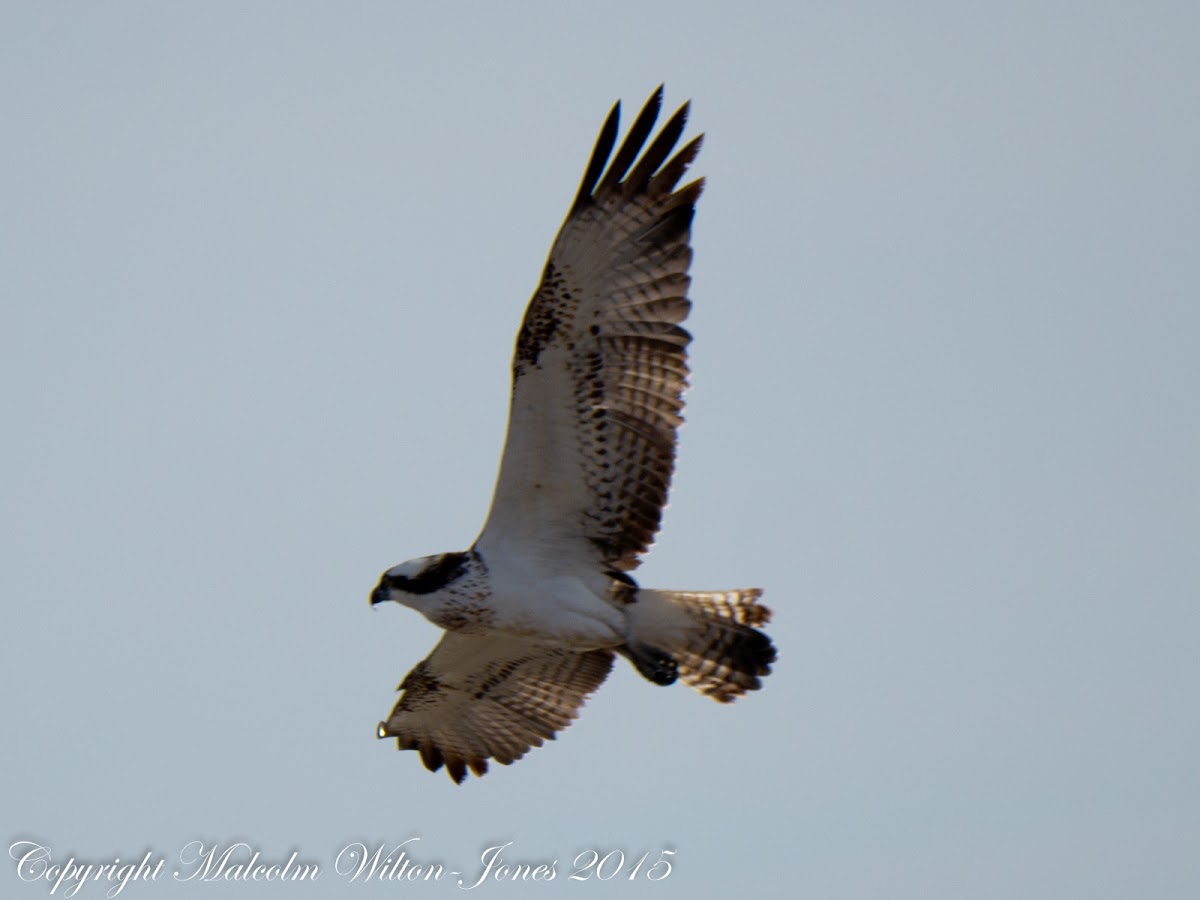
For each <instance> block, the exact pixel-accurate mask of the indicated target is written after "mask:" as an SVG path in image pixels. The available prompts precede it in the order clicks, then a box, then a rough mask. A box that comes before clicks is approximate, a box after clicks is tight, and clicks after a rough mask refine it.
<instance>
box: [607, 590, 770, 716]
mask: <svg viewBox="0 0 1200 900" xmlns="http://www.w3.org/2000/svg"><path fill="white" fill-rule="evenodd" d="M761 596H762V591H761V590H759V589H758V588H745V589H742V590H733V591H656V590H648V589H644V588H643V589H639V590H638V592H637V601H636V602H635V603H634V604H632V605H631V606H630V607H629V615H630V622H631V625H632V629H631V631H632V637H633V640H634V642H635V646H640V647H642V648H651V649H652V650H656V651H659V652H661V653H662V654H665V655H666V656H669V657H670V659H672V660H674V664H675V669H676V674H677V676H678V678H679V679H680V680H681V681H683V682H684V684H687V685H689V686H691V687H693V688H695V689H696V690H698V691H699V692H700V693H702V694H707V695H708V696H709V697H712V698H713V699H714V700H717V701H719V702H721V703H729V702H731V701H732V700H735V699H736V698H738V697H740V696H741V695H742V694H744V693H746V691H755V690H758V689H759V688H760V687H762V680H761V679H762V678H763V677H765V676H766V675H769V674H770V672H771V663H773V662H774V661H775V645H774V644H772V643H771V639H770V638H769V637H767V635H766V634H765V633H763V632H761V631H759V630H758V629H757V628H756V627H755V626H756V625H765V624H766V623H767V622H768V621H769V620H770V618H771V611H770V610H769V609H768V608H767V607H765V606H762V605H760V604H759V603H758V598H759V597H761ZM631 658H633V657H631ZM634 663H635V665H637V667H638V669H639V671H641V672H642V674H643V675H645V676H646V677H647V678H650V680H652V681H656V682H657V683H660V684H663V683H669V681H665V680H659V679H657V678H653V677H651V675H650V674H648V673H647V671H646V670H645V669H644V668H643V666H642V665H639V664H638V660H637V659H636V658H635V659H634ZM671 680H674V679H671Z"/></svg>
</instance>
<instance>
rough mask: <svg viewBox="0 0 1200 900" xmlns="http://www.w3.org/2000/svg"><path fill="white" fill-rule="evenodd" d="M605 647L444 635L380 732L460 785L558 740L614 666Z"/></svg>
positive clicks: (410, 676) (404, 687) (411, 677)
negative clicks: (574, 647) (579, 649)
mask: <svg viewBox="0 0 1200 900" xmlns="http://www.w3.org/2000/svg"><path fill="white" fill-rule="evenodd" d="M612 662H613V655H612V653H611V652H610V651H608V650H589V651H584V652H574V651H570V650H563V649H550V648H545V647H539V646H537V645H535V644H530V643H527V642H525V641H520V640H515V639H512V638H506V637H499V636H491V635H488V636H484V635H480V636H474V635H465V634H461V633H452V632H451V633H447V634H446V635H444V636H443V637H442V639H441V641H440V642H439V643H438V645H437V646H436V647H434V649H433V652H432V653H431V654H430V655H429V657H428V658H427V659H425V660H423V661H422V662H420V663H418V664H417V665H416V667H415V668H414V669H413V670H412V671H411V672H410V673H409V674H408V676H407V677H406V678H405V679H404V681H403V682H402V683H401V684H400V688H399V690H402V691H403V692H404V693H403V694H402V695H401V697H400V700H399V701H398V702H397V703H396V706H395V708H394V709H393V710H392V714H391V715H390V716H389V717H388V719H387V721H386V722H381V723H380V724H379V729H378V735H379V737H381V738H383V737H394V738H396V746H397V747H398V748H399V749H401V750H416V751H418V752H419V753H420V754H421V761H422V762H423V763H424V764H425V766H426V768H428V769H430V770H431V771H437V770H438V769H439V768H441V767H442V766H443V765H445V767H446V771H447V772H448V773H449V774H450V777H451V778H452V779H454V781H456V782H458V783H461V782H462V781H463V779H464V778H466V775H467V770H468V769H469V770H470V771H472V772H474V773H475V774H476V775H483V774H484V773H485V772H486V771H487V768H488V763H487V761H488V760H489V759H494V760H496V762H498V763H501V764H502V765H508V764H509V763H512V762H514V761H515V760H518V759H520V758H521V757H522V756H524V755H525V753H526V752H527V751H528V750H529V749H530V748H532V747H540V746H541V745H542V743H543V742H544V741H547V740H553V739H554V737H555V733H556V732H558V731H559V730H561V729H563V728H566V727H567V726H568V725H569V724H571V722H572V721H573V720H574V719H575V717H576V716H577V715H578V712H579V708H580V706H582V705H583V701H584V699H585V698H586V696H587V695H588V694H590V693H591V692H592V691H594V690H595V689H596V688H598V687H599V686H600V685H601V684H602V683H603V681H604V679H605V678H606V677H607V676H608V673H609V670H610V669H611V668H612Z"/></svg>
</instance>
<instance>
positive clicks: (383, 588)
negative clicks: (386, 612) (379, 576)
mask: <svg viewBox="0 0 1200 900" xmlns="http://www.w3.org/2000/svg"><path fill="white" fill-rule="evenodd" d="M391 599H392V592H391V591H389V590H388V588H387V585H385V584H384V583H383V582H382V581H381V582H379V585H378V586H377V587H376V588H375V590H373V591H371V605H372V606H374V605H375V604H376V603H383V602H384V601H385V600H391Z"/></svg>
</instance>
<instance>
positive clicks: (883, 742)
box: [0, 2, 1200, 900]
mask: <svg viewBox="0 0 1200 900" xmlns="http://www.w3.org/2000/svg"><path fill="white" fill-rule="evenodd" d="M1198 39H1200V14H1197V12H1196V11H1195V10H1194V9H1193V8H1192V7H1190V6H1188V5H1186V4H1170V3H1150V4H1143V5H1139V6H1137V7H1133V6H1129V5H1123V4H1094V3H1088V4H1082V3H1081V4H1071V3H1064V4H1058V5H1057V6H1056V7H1055V8H1054V9H1053V10H1048V9H1046V8H1045V5H1044V4H1024V3H1017V4H1005V5H1003V6H997V5H995V4H986V5H985V4H950V3H945V4H932V3H919V4H908V5H905V6H904V7H903V9H901V7H898V6H896V5H894V4H877V5H870V4H868V5H866V6H855V7H854V8H853V9H851V8H849V7H848V6H847V5H845V4H771V5H767V4H764V5H761V6H759V7H757V8H755V9H753V10H747V9H741V10H736V11H735V9H734V5H733V4H723V5H718V4H703V3H701V4H696V3H687V4H684V3H674V4H654V5H649V6H647V5H644V4H630V3H620V2H618V3H609V4H605V5H603V6H602V7H597V6H586V7H585V6H583V5H568V4H550V3H544V4H508V5H503V7H502V6H501V5H500V4H495V5H485V4H482V3H479V4H463V5H457V6H454V7H451V6H449V5H445V6H441V7H438V8H437V9H431V8H430V4H408V3H351V4H338V5H330V4H315V3H252V4H248V3H227V2H223V3H205V4H186V5H184V4H155V3H122V2H117V3H105V4H74V5H71V6H69V7H68V6H65V5H62V4H18V3H6V4H4V5H3V6H2V7H0V48H2V50H3V52H0V120H2V121H3V122H4V123H5V124H4V133H5V138H4V142H3V149H2V151H0V152H2V153H3V159H4V165H3V167H0V197H2V199H0V247H3V251H2V255H3V262H2V263H0V297H2V298H3V306H2V312H0V316H2V319H0V374H2V376H3V384H4V388H3V394H2V404H3V407H2V415H3V421H4V423H5V429H4V434H5V437H4V441H3V444H2V445H0V447H2V448H0V461H2V463H3V465H2V470H3V472H4V473H5V474H4V478H3V481H2V488H0V490H2V492H3V496H2V501H0V508H2V509H3V518H2V520H0V522H2V527H3V535H2V537H3V546H4V548H5V550H4V563H3V566H2V567H0V589H2V591H3V597H4V600H5V602H6V604H7V609H8V615H7V618H6V627H5V628H4V630H3V632H2V634H0V649H2V654H0V656H2V658H3V663H2V665H3V676H4V680H5V683H6V684H7V685H8V690H7V703H6V708H5V722H6V728H5V736H6V739H5V741H4V742H3V743H4V747H3V749H0V755H2V757H3V761H4V763H5V765H4V769H3V770H4V772H5V773H6V775H7V785H6V789H5V795H4V796H5V800H4V803H3V814H2V817H0V824H2V826H3V828H2V829H0V831H2V835H0V836H3V837H4V838H5V847H6V848H7V847H8V845H10V844H12V843H13V842H14V841H18V840H36V841H40V842H42V843H45V844H48V845H50V846H51V847H52V849H53V851H54V854H55V861H56V862H57V861H65V860H66V859H67V858H68V857H70V856H74V857H76V858H78V859H83V860H87V861H92V862H112V860H113V858H114V856H120V857H121V858H122V861H128V860H130V859H140V858H141V857H142V855H143V854H144V853H145V852H146V851H147V850H153V851H154V853H155V854H157V855H160V856H167V857H168V858H169V865H171V866H174V865H175V864H176V855H177V854H178V852H179V850H180V848H182V847H183V846H184V845H186V844H187V843H188V842H189V841H192V840H204V841H207V842H214V841H216V842H220V843H222V844H228V843H231V842H234V841H238V840H243V841H247V842H249V843H251V844H253V845H254V846H255V847H258V848H260V849H261V850H262V852H263V855H264V856H265V857H267V858H269V859H283V858H286V857H287V855H288V854H289V853H290V852H291V851H292V850H293V849H295V850H299V851H300V854H301V857H302V858H306V859H309V860H311V861H315V862H317V863H319V864H320V865H322V867H324V868H326V869H330V870H331V869H332V865H333V861H334V857H335V856H336V855H337V852H338V851H339V850H340V849H341V848H342V847H344V846H346V845H347V844H350V843H352V842H355V841H365V842H368V843H370V844H371V845H372V846H375V845H378V844H380V843H384V842H386V843H389V844H396V843H399V842H400V841H403V840H405V839H408V838H410V837H414V836H418V837H419V838H420V842H419V845H418V846H419V850H418V851H414V853H413V855H414V856H416V857H418V858H420V859H423V860H426V861H439V862H442V863H444V864H446V866H447V867H448V868H453V869H459V870H461V871H463V872H464V873H471V872H475V871H476V870H477V869H478V867H479V857H480V854H481V853H482V851H484V850H485V849H486V848H487V847H489V846H492V845H494V844H500V843H504V842H506V841H513V842H514V844H513V846H512V848H511V850H510V853H511V858H512V861H514V862H516V861H520V862H533V863H537V862H549V861H550V860H558V868H557V871H558V878H557V879H556V881H554V882H552V883H550V884H541V885H533V886H530V885H526V886H523V887H521V888H520V889H516V890H505V886H504V885H490V886H489V887H488V888H487V890H488V891H489V893H492V894H496V893H501V894H505V895H507V896H528V897H538V896H543V895H545V896H550V895H552V894H556V893H558V892H563V891H566V892H570V891H572V890H576V891H580V892H590V893H591V894H592V895H596V896H599V894H601V893H603V894H605V895H606V896H607V895H612V896H618V895H625V894H627V893H630V892H637V893H638V894H639V895H650V894H653V895H654V896H658V897H698V896H719V895H729V894H731V893H733V892H748V893H749V894H750V895H753V894H754V893H756V892H759V891H762V890H764V889H766V890H770V891H772V892H773V893H774V895H782V893H783V892H784V891H785V890H786V892H787V894H788V895H790V896H798V897H805V898H830V900H832V898H846V900H868V898H887V900H896V898H924V900H927V898H943V897H944V898H955V900H961V898H997V900H1011V898H1013V897H1022V898H1062V897H1088V898H1092V900H1095V898H1129V897H1134V896H1139V897H1155V898H1174V897H1179V898H1183V897H1195V896H1196V893H1197V891H1200V854H1198V853H1197V839H1198V838H1200V767H1198V766H1197V765H1196V760H1197V759H1200V722H1198V717H1197V702H1196V686H1197V684H1200V654H1197V650H1196V646H1197V638H1198V635H1200V607H1198V604H1197V600H1198V598H1200V553H1198V552H1197V544H1198V538H1200V478H1198V477H1197V462H1196V461H1197V459H1200V415H1198V413H1197V401H1196V397H1197V388H1198V386H1200V385H1198V381H1200V378H1198V375H1200V371H1198V370H1200V363H1198V362H1197V349H1196V348H1197V340H1198V338H1200V307H1198V300H1200V254H1198V253H1197V250H1196V243H1197V235H1198V234H1200V170H1198V167H1197V164H1196V161H1197V160H1198V159H1200V126H1198V124H1197V117H1196V110H1197V109H1198V108H1200V81H1198V80H1197V78H1196V47H1197V46H1200V44H1198ZM662 81H665V82H666V106H667V107H669V108H671V109H673V108H675V106H677V105H678V104H679V103H681V102H683V101H684V100H686V99H688V98H691V99H692V101H693V115H692V125H691V127H690V131H689V133H690V134H694V133H697V132H699V131H704V132H706V133H707V141H706V144H705V148H704V151H703V152H702V154H701V156H700V159H699V161H698V164H697V166H696V171H697V172H698V173H701V174H704V175H706V176H707V177H708V179H709V188H708V190H707V192H706V193H705V196H704V198H703V200H702V202H701V205H700V207H699V210H698V214H697V219H696V226H695V248H696V259H695V264H694V267H693V275H694V278H695V281H694V290H693V299H694V301H695V311H694V314H693V317H692V319H691V321H690V326H691V328H692V330H693V332H694V334H695V337H696V340H695V344H694V353H693V363H694V370H695V376H694V385H695V387H694V390H693V391H692V393H691V394H690V395H689V410H688V425H687V427H686V428H685V429H684V431H683V434H682V448H681V455H680V462H679V471H678V477H677V479H676V482H675V490H674V492H673V494H672V499H671V507H670V509H669V511H668V513H667V516H666V521H665V530H664V532H663V534H662V536H661V539H660V542H659V544H658V546H657V547H656V548H655V550H654V552H653V554H652V555H651V557H650V559H649V561H648V563H647V564H646V565H645V566H643V568H642V569H641V570H640V572H639V578H640V580H641V581H642V582H643V583H644V584H647V585H651V586H659V587H672V588H720V587H733V586H744V585H761V586H763V587H764V588H765V589H766V592H767V593H766V600H767V602H768V603H769V605H771V606H772V607H773V608H774V609H775V611H776V620H775V622H774V623H773V625H772V628H771V632H772V635H773V637H774V638H775V640H776V643H777V644H778V646H779V650H780V659H779V662H778V664H777V666H776V671H775V674H773V675H772V676H771V677H770V678H769V679H768V681H767V685H766V689H765V690H764V691H762V692H760V693H759V694H756V695H753V696H750V697H748V698H746V699H745V700H743V701H742V702H740V703H738V704H737V705H735V706H734V707H731V708H723V707H719V706H717V705H716V704H714V703H712V702H711V701H708V700H706V699H704V698H702V697H699V696H697V695H694V694H693V693H691V692H689V691H687V690H686V689H685V688H683V687H681V686H677V687H675V688H671V689H660V688H655V687H654V686H652V685H650V684H649V683H647V682H645V681H644V680H642V679H641V678H639V677H638V676H637V675H636V674H635V673H634V672H632V670H631V669H630V668H629V667H628V666H626V665H624V664H622V665H620V666H618V668H617V670H616V671H615V673H614V675H613V677H612V678H611V679H610V681H609V683H608V684H606V685H605V686H604V688H603V689H602V690H601V691H600V692H599V693H598V694H597V695H596V696H595V697H594V699H593V700H592V701H591V702H590V703H589V704H588V706H587V707H586V708H585V710H584V713H583V715H582V716H581V718H580V720H579V721H578V722H577V723H576V724H575V725H574V726H573V727H571V728H569V729H567V730H566V731H565V732H563V733H562V734H561V735H560V738H559V740H558V741H557V742H555V743H553V744H550V745H548V746H547V747H546V748H543V749H541V750H537V751H534V752H532V753H531V754H530V755H529V756H528V757H527V758H526V759H525V760H523V761H522V762H521V763H519V764H517V765H515V766H512V767H510V768H503V767H498V766H497V767H494V770H493V772H492V774H490V775H488V776H487V777H486V778H484V779H483V780H480V781H476V780H474V779H472V780H471V781H469V782H468V783H467V784H466V785H465V786H464V787H462V788H457V789H456V788H455V787H454V786H453V785H452V784H451V783H450V781H449V779H447V778H446V777H445V775H444V774H441V773H439V774H437V775H431V774H429V773H427V772H425V770H424V769H423V768H422V767H421V765H420V762H419V760H418V759H417V757H416V755H415V754H412V753H404V754H401V753H397V752H396V751H395V750H394V749H393V747H392V745H391V744H390V743H386V742H377V741H376V740H375V739H374V736H373V735H374V728H375V724H376V722H377V721H378V720H379V719H380V718H381V717H382V716H383V715H384V714H385V713H386V712H387V711H388V710H389V709H390V708H391V704H392V703H393V701H394V694H393V691H392V688H393V687H394V686H395V685H396V683H397V682H398V681H399V680H400V678H401V677H403V675H404V674H405V672H407V671H408V669H409V668H410V667H411V666H412V664H413V663H414V662H416V661H417V660H418V659H420V658H421V657H422V656H424V655H425V654H426V652H427V651H428V649H429V648H430V647H431V646H432V645H433V643H434V641H435V639H436V631H435V629H434V628H433V627H432V626H429V625H427V624H426V623H425V622H424V621H423V620H421V619H420V618H419V617H418V616H417V615H416V614H415V613H412V612H410V611H407V610H403V609H400V608H391V607H389V608H381V609H374V610H372V609H369V608H368V605H367V594H368V591H369V590H370V588H371V587H372V585H373V584H374V582H375V580H376V578H377V577H378V574H379V572H380V571H381V570H382V569H384V568H386V567H387V566H390V565H392V564H394V563H396V562H399V561H401V560H403V559H406V558H409V557H412V556H417V555H422V554H425V553H432V552H438V551H442V550H453V549H461V548H463V547H465V546H467V545H468V544H469V543H470V542H471V541H472V540H473V538H474V536H475V534H476V532H477V530H478V528H479V526H480V524H481V522H482V519H483V516H484V514H485V512H486V509H487V504H488V501H489V499H490V492H491V487H492V481H493V479H494V477H495V471H496V465H497V461H498V458H499V452H500V446H501V441H502V439H503V430H504V426H505V416H506V412H507V410H506V402H507V396H508V359H509V354H510V351H511V347H512V341H513V337H514V335H515V333H516V329H517V326H518V324H519V320H520V316H521V313H522V311H523V308H524V304H525V302H526V300H527V298H528V296H529V294H530V292H531V291H532V289H533V287H534V285H535V283H536V280H537V277H538V274H539V272H540V268H541V265H542V263H543V260H544V257H545V254H546V251H547V249H548V247H549V243H550V241H551V239H552V237H553V235H554V233H555V231H556V229H557V228H558V225H559V223H560V221H561V218H562V216H563V214H564V213H565V212H566V209H567V205H568V203H569V201H570V199H571V197H572V196H573V193H574V191H575V189H576V186H577V184H578V180H579V177H580V175H581V173H582V169H583V165H584V163H585V162H586V160H587V156H588V153H589V152H590V150H591V147H592V142H593V140H594V138H595V135H596V132H597V130H598V129H599V126H600V124H601V122H602V121H603V118H604V115H605V114H606V112H607V110H608V108H609V106H610V105H611V103H612V102H613V101H614V100H616V99H618V98H621V99H622V100H623V101H624V109H625V112H626V116H625V121H624V122H623V124H627V123H628V120H629V114H630V113H631V112H633V111H635V110H636V109H637V108H638V107H639V106H640V105H641V103H642V102H643V100H644V99H645V97H646V96H647V95H648V94H649V93H650V91H651V90H652V89H653V88H654V87H655V86H656V85H657V84H658V83H659V82H662ZM589 848H594V849H596V850H598V851H599V852H600V853H601V854H604V853H606V852H608V851H611V850H620V851H622V852H623V853H624V854H625V855H626V858H627V859H628V860H629V862H630V863H632V862H633V861H634V860H635V859H636V858H637V857H640V856H641V855H642V853H644V852H646V851H650V852H651V858H652V859H653V858H656V857H657V854H658V853H659V852H660V851H661V850H663V849H673V850H676V851H677V853H676V855H675V857H674V861H675V868H674V871H673V872H672V874H671V875H670V876H669V877H668V878H667V879H666V880H664V881H662V882H659V883H657V884H650V883H649V882H647V881H645V880H644V879H640V880H638V881H635V882H634V883H630V882H628V881H626V880H624V876H620V877H619V878H618V879H615V880H613V881H610V882H608V883H607V884H606V885H605V886H603V887H594V886H592V885H595V879H593V880H592V881H591V882H589V883H588V884H586V885H580V884H578V883H572V882H568V881H567V880H566V876H567V874H569V872H570V860H571V859H572V857H574V856H575V854H577V853H579V852H581V851H585V850H587V849H589ZM0 862H3V863H4V865H2V866H0V890H2V892H3V893H4V894H5V895H6V896H12V897H17V898H24V897H41V896H46V895H47V894H48V890H49V887H48V886H47V885H46V884H45V883H44V882H43V883H35V884H23V883H21V882H20V881H19V880H18V879H17V876H16V874H15V864H13V863H12V861H11V860H8V859H7V856H6V855H5V856H2V857H0ZM103 890H104V886H97V885H89V886H86V887H85V888H84V889H83V890H82V891H81V892H80V893H79V894H78V895H77V896H79V897H97V896H101V895H102V894H103ZM342 890H343V888H342V887H341V884H340V883H339V882H338V879H337V878H336V876H334V875H333V874H332V872H331V871H329V872H327V873H326V876H325V877H324V878H323V880H322V881H321V882H319V883H318V884H317V885H315V886H311V887H305V886H303V885H291V884H289V885H280V884H261V883H260V884H248V885H226V886H218V885H204V886H197V885H195V884H167V883H166V882H165V879H164V881H162V882H160V883H158V884H156V885H152V886H146V885H139V884H131V885H129V886H128V887H127V888H126V890H125V891H124V892H123V894H122V896H123V897H131V898H137V897H152V896H153V897H171V896H179V897H189V896H201V895H209V896H211V895H219V896H229V897H248V898H250V897H257V896H263V897H268V896H269V897H274V896H299V897H308V896H335V895H341V892H342ZM355 890H356V891H357V895H358V896H364V897H366V896H385V895H386V896H391V895H394V893H395V892H396V891H404V892H407V893H409V894H410V895H413V896H417V895H420V896H438V895H441V896H448V895H452V894H455V893H456V892H457V888H456V887H455V886H454V885H453V884H450V883H449V882H448V881H447V882H443V883H441V884H422V885H412V886H404V885H395V884H376V885H374V886H359V887H356V888H355ZM481 890H482V889H481ZM60 894H61V890H60V892H59V894H56V896H58V895H60Z"/></svg>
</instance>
